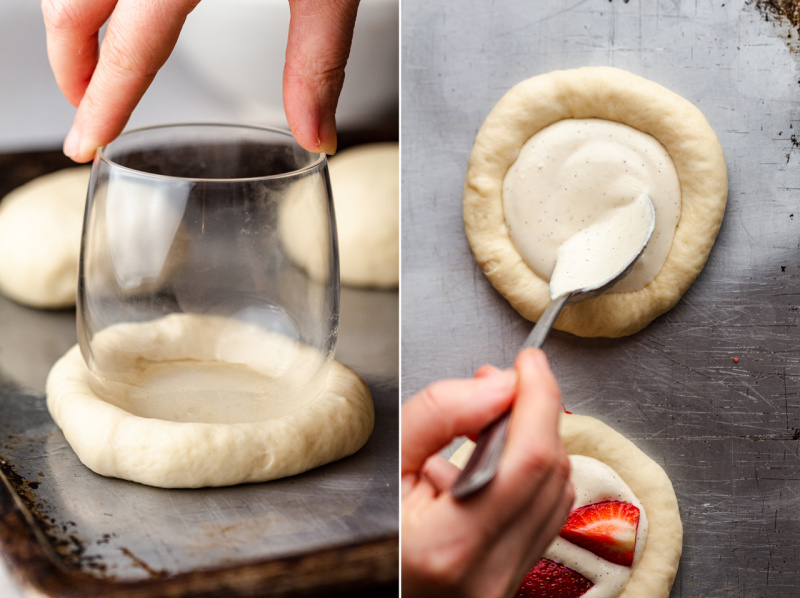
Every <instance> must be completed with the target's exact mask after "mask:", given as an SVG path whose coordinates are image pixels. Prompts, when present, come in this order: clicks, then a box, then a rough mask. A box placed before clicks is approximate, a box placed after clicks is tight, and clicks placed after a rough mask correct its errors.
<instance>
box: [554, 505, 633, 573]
mask: <svg viewBox="0 0 800 598" xmlns="http://www.w3.org/2000/svg"><path fill="white" fill-rule="evenodd" d="M638 527H639V508H638V507H637V506H635V505H632V504H631V503H629V502H624V501H618V500H609V501H604V502H598V503H595V504H593V505H586V506H585V507H578V508H577V509H574V510H573V511H571V512H570V514H569V516H568V517H567V522H566V523H565V524H564V527H563V528H562V529H561V537H562V538H564V539H565V540H569V541H570V542H572V543H573V544H577V545H578V546H580V547H581V548H585V549H586V550H590V551H592V552H593V553H595V554H596V555H597V556H599V557H602V558H604V559H606V560H607V561H610V562H612V563H616V564H617V565H626V566H628V567H630V566H631V565H632V564H633V549H634V548H635V547H636V530H637V528H638Z"/></svg>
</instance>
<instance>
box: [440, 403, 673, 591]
mask: <svg viewBox="0 0 800 598" xmlns="http://www.w3.org/2000/svg"><path fill="white" fill-rule="evenodd" d="M559 433H560V435H561V440H562V441H563V442H564V445H565V446H566V448H567V452H568V453H569V454H570V455H585V456H587V457H593V458H595V459H597V460H598V461H602V462H603V463H606V464H607V465H609V466H610V467H611V468H612V469H614V470H615V471H616V472H617V473H618V474H619V476H620V477H621V478H622V480H623V481H624V482H625V483H626V484H627V485H628V486H629V487H630V489H631V490H632V491H633V493H634V494H635V495H636V496H637V497H638V499H639V501H640V502H641V503H642V505H643V506H644V509H645V512H646V514H647V520H648V526H649V529H648V532H647V541H646V543H645V546H644V552H643V553H642V556H641V560H640V561H639V563H638V565H636V566H635V568H634V570H633V572H632V573H631V577H630V580H629V581H628V583H627V585H626V586H625V588H624V589H623V590H622V592H621V593H620V594H619V598H667V597H668V596H669V593H670V590H671V588H672V584H673V582H674V581H675V575H676V574H677V572H678V564H679V562H680V558H681V552H682V550H683V526H682V524H681V518H680V511H679V510H678V499H677V498H676V496H675V491H674V489H673V487H672V482H670V480H669V477H668V476H667V474H666V473H665V472H664V470H663V469H661V467H660V466H659V465H658V464H657V463H656V462H655V461H653V460H652V459H651V458H650V457H648V456H647V455H646V454H645V453H644V452H642V451H641V449H639V448H638V447H637V446H636V445H635V444H634V443H633V442H631V441H630V440H628V439H627V438H625V437H624V436H623V435H622V434H620V433H619V432H617V431H616V430H614V429H613V428H611V427H609V426H607V425H606V424H604V423H602V422H601V421H599V420H596V419H594V418H592V417H588V416H585V415H574V414H562V415H561V418H560V422H559ZM474 446H475V445H474V443H472V442H471V441H467V442H466V443H464V445H462V446H461V447H460V448H459V449H458V450H457V451H456V452H455V453H454V454H453V456H452V457H451V458H450V460H451V461H452V462H453V463H455V464H456V465H457V466H458V467H464V465H465V464H466V462H467V460H468V459H469V456H470V454H471V453H472V450H473V448H474Z"/></svg>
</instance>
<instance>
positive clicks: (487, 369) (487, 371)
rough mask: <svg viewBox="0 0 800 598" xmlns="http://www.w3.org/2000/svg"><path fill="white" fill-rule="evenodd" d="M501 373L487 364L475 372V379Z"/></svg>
mask: <svg viewBox="0 0 800 598" xmlns="http://www.w3.org/2000/svg"><path fill="white" fill-rule="evenodd" d="M499 371H500V370H498V369H497V368H496V367H494V366H493V365H489V364H488V363H487V364H484V365H482V366H481V367H479V368H478V371H476V372H475V377H476V378H486V377H487V376H493V375H494V374H496V373H497V372H499Z"/></svg>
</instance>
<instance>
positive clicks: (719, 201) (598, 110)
mask: <svg viewBox="0 0 800 598" xmlns="http://www.w3.org/2000/svg"><path fill="white" fill-rule="evenodd" d="M566 119H603V120H607V121H612V122H617V123H622V124H625V125H628V126H630V127H632V128H634V129H636V130H638V131H640V132H642V133H645V134H647V135H650V136H651V137H653V138H654V139H655V140H656V141H658V143H660V144H661V146H663V148H664V149H665V150H666V152H667V153H668V155H669V157H670V158H671V159H672V162H673V164H674V167H675V171H676V173H677V178H678V181H679V183H680V196H681V197H680V203H681V210H680V219H679V221H678V224H677V228H676V229H675V234H674V237H673V241H672V245H671V247H670V249H669V253H668V254H667V257H666V261H665V262H664V265H663V266H662V267H661V269H660V271H659V272H658V274H657V275H656V276H655V278H654V279H653V280H652V281H651V282H649V283H648V284H647V285H646V286H644V287H643V288H639V289H637V290H632V291H629V292H610V293H605V294H604V295H602V296H600V297H597V298H594V299H591V300H588V301H584V302H582V303H579V304H576V305H572V306H568V307H567V308H566V309H564V311H563V312H562V314H561V316H560V317H559V319H558V321H557V322H556V328H558V329H560V330H565V331H567V332H571V333H573V334H577V335H580V336H609V337H618V336H624V335H628V334H633V333H635V332H637V331H639V330H641V329H642V328H644V327H645V326H646V325H647V324H649V323H650V322H651V321H652V320H653V319H655V318H656V317H657V316H659V315H661V314H663V313H664V312H666V311H667V310H669V309H671V308H672V307H673V306H674V305H675V304H676V303H677V302H678V300H679V299H680V297H681V296H682V295H683V293H685V292H686V290H687V289H688V288H689V286H690V285H691V284H692V282H694V280H695V278H696V277H697V275H698V274H699V273H700V271H701V270H702V268H703V266H704V264H705V262H706V260H707V258H708V255H709V252H710V251H711V247H712V245H713V244H714V240H715V239H716V235H717V232H718V231H719V227H720V225H721V223H722V217H723V214H724V210H725V203H726V200H727V190H728V183H727V170H726V168H725V160H724V156H723V153H722V148H721V146H720V144H719V141H718V140H717V137H716V135H715V134H714V132H713V130H712V129H711V127H710V125H709V124H708V122H707V121H706V119H705V117H704V116H703V115H702V113H701V112H700V111H699V110H698V109H697V108H695V107H694V106H693V105H692V104H691V103H689V102H688V101H687V100H685V99H683V98H682V97H680V96H678V95H677V94H675V93H673V92H671V91H669V90H667V89H665V88H664V87H662V86H660V85H658V84H656V83H653V82H652V81H648V80H646V79H643V78H641V77H638V76H636V75H632V74H630V73H628V72H625V71H622V70H620V69H616V68H612V67H586V68H581V69H575V70H568V71H555V72H551V73H547V74H544V75H539V76H537V77H533V78H531V79H528V80H526V81H523V82H522V83H520V84H518V85H516V86H515V87H513V88H512V89H511V90H509V91H508V92H507V93H506V95H505V96H503V98H502V99H501V100H500V101H499V102H498V104H497V105H496V106H495V107H494V108H493V109H492V111H491V113H490V114H489V116H488V117H487V118H486V121H485V122H484V124H483V126H482V127H481V129H480V131H479V132H478V135H477V138H476V140H475V145H474V147H473V149H472V153H471V155H470V161H469V167H468V171H467V176H466V181H465V186H464V196H463V215H464V225H465V230H466V234H467V239H468V240H469V243H470V246H471V248H472V251H473V254H474V256H475V259H476V261H477V263H478V265H479V266H480V267H481V269H482V270H483V272H484V273H485V274H486V276H487V277H488V278H489V280H490V281H491V283H492V285H493V286H494V287H495V288H496V289H497V290H498V291H499V292H500V293H501V294H502V295H503V296H504V297H506V299H507V300H508V301H509V302H510V303H511V305H512V306H514V308H515V309H517V311H519V312H520V314H522V315H523V316H524V317H525V318H527V319H529V320H531V321H536V320H538V319H539V318H540V317H541V315H542V313H543V312H544V309H545V308H546V307H547V304H548V303H549V302H550V295H549V290H548V281H547V280H545V279H543V278H542V277H540V276H539V275H537V274H536V272H534V270H533V269H532V268H531V267H530V266H529V265H528V264H527V263H526V262H525V261H524V259H523V258H522V257H521V255H520V252H519V251H518V250H517V247H516V246H515V245H514V242H513V240H512V238H511V235H510V234H509V230H508V226H507V223H506V220H505V215H504V208H503V181H504V178H505V176H506V174H507V172H508V171H509V169H510V168H511V167H512V166H513V165H514V163H515V161H516V160H517V157H518V156H519V154H520V151H521V150H522V148H523V146H524V145H525V144H526V142H527V141H528V140H529V139H531V137H532V136H533V135H535V134H536V133H537V132H539V131H542V130H543V129H545V128H547V127H548V126H550V125H552V124H554V123H557V122H559V121H563V120H566ZM656 217H657V218H658V215H657V216H656Z"/></svg>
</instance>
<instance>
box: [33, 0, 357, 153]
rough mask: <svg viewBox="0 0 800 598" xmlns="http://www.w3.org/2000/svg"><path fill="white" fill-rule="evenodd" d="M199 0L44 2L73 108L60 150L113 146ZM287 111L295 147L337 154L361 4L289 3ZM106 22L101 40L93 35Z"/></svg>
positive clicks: (51, 52) (51, 51)
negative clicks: (339, 113) (339, 111)
mask: <svg viewBox="0 0 800 598" xmlns="http://www.w3.org/2000/svg"><path fill="white" fill-rule="evenodd" d="M198 3H199V0H42V13H43V15H44V23H45V29H46V31H47V54H48V57H49V59H50V65H51V67H52V69H53V73H54V74H55V77H56V82H57V83H58V86H59V87H60V88H61V91H62V92H63V93H64V95H65V96H66V98H67V99H68V100H69V101H70V103H72V105H74V106H76V107H77V108H78V112H77V114H76V115H75V121H74V122H73V125H72V129H71V130H70V132H69V134H68V135H67V138H66V141H65V142H64V153H65V154H67V155H68V156H69V157H71V158H72V159H73V160H75V161H76V162H88V161H89V160H91V159H92V158H93V157H94V154H95V151H96V150H97V148H98V147H100V146H101V145H105V144H106V143H109V142H111V141H112V140H113V139H114V138H116V136H117V135H119V133H120V132H121V131H122V129H123V128H124V127H125V125H126V123H127V122H128V119H129V118H130V115H131V113H132V112H133V110H134V108H135V107H136V105H137V104H138V103H139V100H140V99H141V98H142V96H143V95H144V93H145V91H146V90H147V88H148V87H149V86H150V83H152V81H153V79H154V78H155V76H156V73H157V72H158V70H159V69H160V68H161V67H162V66H163V65H164V63H165V62H166V61H167V58H169V55H170V53H171V52H172V49H173V48H174V47H175V44H176V43H177V41H178V35H179V34H180V31H181V28H182V27H183V24H184V22H185V20H186V16H187V15H188V14H189V13H190V12H191V11H192V10H193V9H194V7H195V6H197V4H198ZM289 4H290V7H291V15H292V16H291V22H290V25H289V42H288V45H287V50H286V66H285V68H284V89H283V96H284V107H285V110H286V117H287V120H288V121H289V127H290V128H291V130H292V133H294V136H295V138H296V139H297V142H298V143H299V144H300V145H301V146H303V147H304V148H305V149H307V150H309V151H313V152H322V151H324V152H327V153H334V152H335V151H336V123H335V113H336V105H337V103H338V100H339V94H340V93H341V90H342V84H343V82H344V67H345V64H346V62H347V57H348V55H349V53H350V43H351V41H352V36H353V27H354V25H355V18H356V11H357V9H358V0H290V2H289ZM107 20H108V28H107V30H106V34H105V37H104V38H103V43H102V44H101V45H100V46H98V31H99V30H100V28H101V27H102V26H103V23H105V22H106V21H107Z"/></svg>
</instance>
